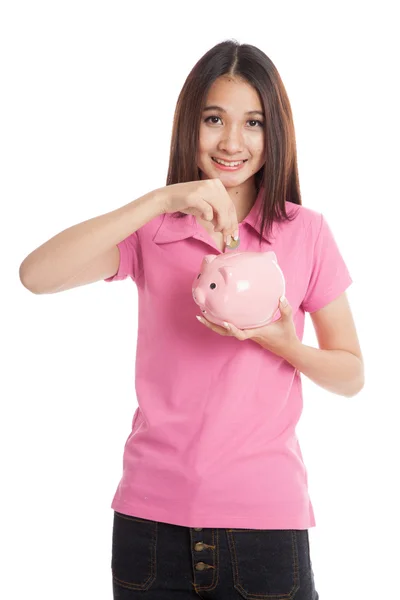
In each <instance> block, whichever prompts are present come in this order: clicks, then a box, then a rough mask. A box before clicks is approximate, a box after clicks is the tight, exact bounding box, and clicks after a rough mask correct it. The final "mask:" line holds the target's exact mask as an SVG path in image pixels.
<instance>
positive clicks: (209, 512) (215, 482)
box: [20, 41, 364, 600]
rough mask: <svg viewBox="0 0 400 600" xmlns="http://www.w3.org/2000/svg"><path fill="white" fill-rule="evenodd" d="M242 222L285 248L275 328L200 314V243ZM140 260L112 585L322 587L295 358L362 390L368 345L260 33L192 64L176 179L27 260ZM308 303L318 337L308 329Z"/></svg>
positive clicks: (219, 248) (47, 280)
mask: <svg viewBox="0 0 400 600" xmlns="http://www.w3.org/2000/svg"><path fill="white" fill-rule="evenodd" d="M232 238H233V239H234V240H236V241H239V243H240V245H239V249H240V250H241V251H260V252H263V251H268V250H273V251H274V252H275V254H276V255H277V258H278V263H279V265H280V267H281V269H282V271H283V273H284V276H285V280H286V297H287V299H282V301H281V303H280V306H279V309H280V318H279V320H277V321H275V322H273V323H271V324H269V325H267V326H265V327H260V328H257V329H253V330H246V331H240V330H238V329H236V328H235V327H234V326H233V325H232V324H227V327H219V326H216V325H214V324H211V323H209V322H208V321H206V320H205V319H204V318H200V320H201V323H199V321H198V320H197V319H196V317H199V316H200V315H198V312H199V311H198V308H197V306H196V304H195V303H194V301H193V298H192V290H191V288H192V282H193V280H194V278H195V276H196V274H197V273H198V271H199V267H200V265H201V262H202V258H203V256H204V255H205V254H211V253H214V254H220V253H222V252H225V251H227V252H229V251H230V250H229V248H228V249H227V245H228V246H230V245H232ZM234 244H235V242H234V243H233V245H234ZM128 276H129V277H130V278H131V279H132V280H133V281H134V282H135V283H136V285H137V287H138V298H139V314H138V319H139V321H138V344H137V355H136V392H137V400H138V405H139V406H138V408H137V410H136V412H135V415H134V419H133V423H132V432H131V433H130V435H129V437H128V440H127V442H126V445H125V450H124V461H123V467H124V468H123V475H122V479H121V482H120V484H119V486H118V489H117V491H116V494H115V496H114V499H113V502H112V508H113V509H114V526H113V536H112V565H111V566H112V576H113V578H112V581H113V590H114V598H120V599H124V600H128V599H133V598H148V599H149V600H155V599H159V600H167V599H168V600H169V599H171V598H176V599H178V598H182V600H183V599H184V598H198V597H199V596H200V597H201V598H215V599H221V600H228V599H229V600H232V599H233V598H257V599H258V600H261V599H264V598H265V599H267V598H268V599H272V598H274V599H275V600H277V599H278V598H288V599H289V598H290V599H293V600H316V599H317V598H318V594H317V592H316V590H315V586H314V576H313V571H312V566H311V560H310V548H309V538H308V528H310V527H314V526H315V519H314V512H313V508H312V504H311V501H310V498H309V495H308V489H307V471H306V468H305V466H304V463H303V459H302V454H301V450H300V446H299V443H298V440H297V437H296V433H295V427H296V424H297V422H298V420H299V418H300V415H301V412H302V387H301V377H300V374H301V373H303V374H305V375H306V376H307V377H309V378H310V379H312V380H313V381H314V382H315V383H317V384H318V385H320V386H321V387H323V388H325V389H327V390H329V391H331V392H333V393H337V394H340V395H344V396H354V395H355V394H357V393H358V392H359V391H360V390H361V389H362V387H363V384H364V375H363V359H362V355H361V351H360V346H359V342H358V338H357V333H356V329H355V326H354V322H353V318H352V314H351V311H350V307H349V304H348V300H347V298H346V293H345V290H346V289H347V287H348V286H349V285H350V283H351V281H352V280H351V277H350V275H349V272H348V270H347V268H346V265H345V262H344V260H343V258H342V256H341V254H340V252H339V249H338V247H337V245H336V243H335V240H334V237H333V234H332V232H331V230H330V228H329V226H328V224H327V222H326V220H325V219H324V217H323V216H322V214H320V213H319V212H316V211H314V210H311V209H308V208H305V207H303V206H302V204H301V197H300V190H299V178H298V171H297V158H296V143H295V132H294V125H293V120H292V113H291V108H290V104H289V100H288V97H287V94H286V91H285V88H284V86H283V83H282V81H281V78H280V76H279V74H278V71H277V69H276V68H275V66H274V64H273V63H272V62H271V60H270V59H269V58H268V57H267V56H266V55H265V54H264V53H263V52H262V51H261V50H259V49H258V48H256V47H254V46H251V45H239V44H238V43H236V42H234V41H226V42H223V43H220V44H218V45H216V46H215V47H214V48H212V49H211V50H209V51H208V52H207V53H206V54H205V55H204V56H203V57H202V58H201V59H200V60H199V62H198V63H197V64H196V65H195V66H194V68H193V69H192V71H191V73H190V74H189V76H188V78H187V80H186V82H185V84H184V86H183V89H182V91H181V93H180V95H179V98H178V102H177V107H176V112H175V117H174V124H173V133H172V142H171V153H170V162H169V170H168V177H167V185H166V186H165V187H162V188H159V189H155V190H152V191H149V192H148V193H147V194H145V195H144V196H142V197H140V198H138V199H136V200H134V201H133V202H131V203H129V204H127V205H126V206H123V207H121V208H118V209H116V210H114V211H112V212H110V213H107V214H104V215H100V216H98V217H95V218H93V219H90V220H88V221H85V222H83V223H79V224H77V225H75V226H73V227H70V228H69V229H66V230H64V231H62V232H61V233H59V234H58V235H56V236H55V237H54V238H52V239H50V240H48V241H47V242H46V243H44V244H43V245H42V246H40V247H39V248H37V249H36V250H34V251H33V252H32V253H31V254H29V256H27V257H26V258H25V260H24V261H23V263H22V264H21V267H20V278H21V281H22V283H23V284H24V285H25V287H27V288H28V289H29V290H31V291H32V292H33V293H35V294H50V293H54V292H60V291H63V290H67V289H70V288H72V287H75V286H80V285H84V284H88V283H91V282H94V281H98V280H101V279H105V281H115V280H121V279H125V278H126V277H128ZM306 312H309V313H310V314H311V319H312V322H313V325H314V327H315V331H316V335H317V338H318V345H319V348H312V347H310V346H306V345H304V344H302V341H301V340H302V336H303V328H304V318H305V313H306Z"/></svg>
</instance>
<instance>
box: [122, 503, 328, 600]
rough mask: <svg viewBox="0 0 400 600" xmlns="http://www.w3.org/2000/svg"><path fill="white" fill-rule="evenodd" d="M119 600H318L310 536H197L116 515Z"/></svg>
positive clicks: (200, 532)
mask: <svg viewBox="0 0 400 600" xmlns="http://www.w3.org/2000/svg"><path fill="white" fill-rule="evenodd" d="M111 569H112V586H113V594H114V600H116V599H118V600H134V599H137V598H146V599H147V600H189V599H192V600H195V599H196V598H197V600H198V599H199V598H203V599H210V600H236V599H237V600H242V599H243V598H246V599H248V600H318V599H319V596H318V593H317V592H316V590H315V587H314V574H313V570H312V567H311V559H310V546H309V538H308V530H307V529H213V528H208V527H203V528H192V527H182V526H180V525H171V524H169V523H162V522H158V521H150V520H147V519H142V518H139V517H131V516H129V515H124V514H121V513H119V512H117V511H114V524H113V532H112V559H111Z"/></svg>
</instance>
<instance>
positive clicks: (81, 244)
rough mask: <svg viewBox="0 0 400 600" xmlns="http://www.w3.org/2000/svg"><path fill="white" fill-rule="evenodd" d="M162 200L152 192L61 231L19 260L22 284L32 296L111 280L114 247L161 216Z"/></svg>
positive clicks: (115, 266) (114, 266) (115, 263)
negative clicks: (20, 261) (109, 278)
mask: <svg viewBox="0 0 400 600" xmlns="http://www.w3.org/2000/svg"><path fill="white" fill-rule="evenodd" d="M162 189H163V188H161V190H162ZM163 201H164V200H163V196H162V194H161V191H160V190H154V191H151V192H149V193H148V194H145V195H144V196H141V197H140V198H137V199H136V200H134V201H133V202H130V203H129V204H126V205H125V206H122V207H120V208H117V209H116V210H113V211H111V212H108V213H106V214H104V215H100V216H98V217H94V218H93V219H89V220H87V221H83V222H82V223H78V224H77V225H73V226H72V227H69V228H68V229H65V230H64V231H61V233H58V234H57V235H55V236H54V237H52V238H51V239H50V240H48V241H47V242H45V243H44V244H42V245H41V246H39V247H38V248H36V250H34V251H33V252H31V253H30V254H29V255H28V256H27V257H26V258H25V259H24V260H23V261H22V263H21V265H20V268H19V276H20V280H21V283H22V284H23V285H24V286H25V287H26V288H27V289H28V290H30V291H31V292H33V293H34V294H52V293H54V292H57V291H63V290H65V289H69V288H70V287H75V286H77V285H84V284H85V283H93V282H94V281H98V280H100V279H104V278H106V277H107V276H110V277H111V276H112V275H114V273H115V272H116V270H117V269H118V264H119V252H118V248H117V247H116V245H117V244H118V243H119V242H121V241H122V240H123V239H125V238H126V237H127V236H129V235H130V234H131V233H133V232H134V231H137V230H138V229H139V228H140V227H142V226H143V225H144V224H145V223H147V222H148V221H150V220H151V219H153V218H154V217H155V216H157V215H158V214H161V213H162V202H163ZM110 271H114V272H113V273H112V272H110Z"/></svg>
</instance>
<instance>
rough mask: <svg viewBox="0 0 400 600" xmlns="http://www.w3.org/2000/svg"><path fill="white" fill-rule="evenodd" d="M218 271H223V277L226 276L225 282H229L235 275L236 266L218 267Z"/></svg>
mask: <svg viewBox="0 0 400 600" xmlns="http://www.w3.org/2000/svg"><path fill="white" fill-rule="evenodd" d="M218 271H219V272H220V273H221V275H222V277H223V278H224V281H225V283H228V282H229V280H230V279H232V277H233V275H234V271H235V268H234V267H232V266H230V267H227V266H225V267H220V268H219V269H218Z"/></svg>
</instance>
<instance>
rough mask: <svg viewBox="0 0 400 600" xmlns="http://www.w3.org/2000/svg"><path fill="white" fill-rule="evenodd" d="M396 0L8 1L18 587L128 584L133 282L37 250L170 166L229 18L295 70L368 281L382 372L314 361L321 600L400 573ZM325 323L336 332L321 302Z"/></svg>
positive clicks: (5, 216)
mask: <svg viewBox="0 0 400 600" xmlns="http://www.w3.org/2000/svg"><path fill="white" fill-rule="evenodd" d="M395 4H396V3H395V2H380V3H379V4H378V3H377V2H375V3H371V2H368V3H365V2H363V3H361V2H360V3H359V2H351V1H350V2H349V1H347V2H342V3H338V2H334V3H333V2H332V3H328V2H292V3H289V2H279V3H277V2H276V1H274V2H266V1H265V0H264V1H258V2H257V1H253V2H237V3H235V2H233V3H232V2H229V3H226V2H225V3H216V2H201V3H199V4H194V3H191V2H163V3H162V2H160V3H155V2H149V1H146V2H145V3H142V2H140V3H139V2H133V1H132V2H127V1H124V2H122V1H120V2H118V1H114V2H111V1H109V2H104V1H98V0H97V1H96V2H89V1H84V0H79V1H72V0H69V1H68V2H60V1H58V2H51V1H48V2H44V1H38V0H37V1H36V2H28V1H26V2H18V1H14V2H8V3H5V2H4V3H3V4H2V7H1V15H0V23H1V25H0V44H1V47H0V55H1V83H2V92H1V100H0V101H1V136H0V137H1V142H0V143H1V157H0V158H1V170H2V176H1V182H0V183H1V238H0V243H1V286H2V289H1V303H2V328H1V351H2V363H1V365H2V375H1V384H2V385H1V397H2V402H1V447H0V450H1V475H2V476H1V489H2V491H1V495H0V497H1V512H0V518H1V523H0V531H1V552H2V554H3V556H2V558H1V573H2V574H1V583H0V595H1V597H2V598H7V600H14V599H20V598H28V597H38V598H39V597H40V598H41V600H47V599H48V600H54V599H55V598H57V600H64V599H65V600H71V598H74V600H81V599H82V600H83V599H85V600H86V599H87V598H93V599H96V600H103V599H111V598H112V591H111V569H110V564H111V531H112V518H113V512H112V510H111V506H110V505H111V500H112V497H113V495H114V493H115V490H116V487H117V485H118V482H119V479H120V477H121V474H122V453H123V447H124V444H125V441H126V438H127V437H128V435H129V432H130V427H131V419H132V416H133V413H134V410H135V408H136V406H137V402H136V397H135V391H134V361H135V350H136V333H137V320H136V306H137V305H136V302H137V292H136V287H135V285H134V284H133V283H132V281H131V280H130V279H127V280H125V281H123V282H114V283H112V284H108V283H104V282H97V283H95V284H92V285H89V286H84V287H81V288H76V289H73V290H69V291H66V292H64V293H60V294H54V295H40V296H37V295H34V294H32V293H30V292H29V291H28V290H26V289H25V288H24V287H23V286H22V284H21V283H20V281H19V273H18V270H19V265H20V263H21V262H22V260H23V259H24V258H25V257H26V256H27V254H29V253H30V252H32V251H33V250H34V249H35V248H36V247H38V246H39V245H41V244H42V243H43V242H45V241H46V240H48V239H49V238H50V237H52V236H54V235H56V234H57V233H59V232H60V231H62V230H64V229H66V228H67V227H70V226H71V225H74V224H76V223H79V222H81V221H84V220H86V219H89V218H91V217H94V216H97V215H100V214H104V213H106V212H109V211H111V210H114V209H115V208H118V207H120V206H122V205H124V204H127V203H128V202H131V201H132V200H133V199H135V198H137V197H139V196H141V195H143V194H144V193H147V192H148V191H150V190H151V189H156V188H158V187H161V186H163V185H165V179H166V174H167V165H168V157H169V143H170V135H171V128H172V118H173V112H174V109H175V104H176V100H177V97H178V94H179V92H180V89H181V87H182V85H183V83H184V81H185V78H186V76H187V75H188V73H189V71H190V69H191V68H192V67H193V66H194V64H195V62H197V60H198V59H199V58H200V57H201V56H202V55H203V54H204V53H205V52H206V51H207V50H209V49H210V48H211V47H212V46H213V45H215V44H216V43H218V42H220V41H223V40H224V39H228V38H234V39H237V40H238V41H239V42H240V43H250V44H253V45H256V46H259V47H260V48H261V49H262V50H263V51H264V52H265V53H266V54H267V55H268V56H269V57H270V58H271V60H272V61H273V62H274V64H275V65H276V67H277V69H278V71H279V72H280V74H281V77H282V79H283V83H284V85H285V87H286V90H287V92H288V95H289V99H290V102H291V106H292V111H293V116H294V123H295V130H296V139H297V149H298V166H299V175H300V186H301V193H302V201H303V204H304V205H305V206H307V207H310V208H313V209H315V210H317V211H319V212H322V213H323V214H324V215H325V217H326V219H327V221H328V223H329V225H330V226H331V228H332V230H333V232H334V235H335V238H336V240H337V243H338V245H339V247H340V250H341V252H342V255H343V257H344V258H345V261H346V263H347V265H348V267H349V270H350V273H351V275H352V277H353V280H354V283H353V284H352V286H351V287H350V288H349V290H348V297H349V300H350V303H351V307H352V311H353V314H354V318H355V322H356V326H357V331H358V334H359V339H360V343H361V347H362V350H363V354H364V360H365V368H366V384H365V387H364V389H363V390H362V392H360V393H359V394H358V395H357V396H355V397H353V398H345V397H341V396H338V395H335V394H331V393H329V392H327V391H325V390H324V389H323V388H321V387H318V386H317V385H316V384H314V383H312V382H311V381H310V380H308V379H307V378H306V377H304V376H303V390H304V411H303V415H302V418H301V420H300V423H299V425H298V428H297V432H298V436H299V439H300V444H301V448H302V451H303V456H304V460H305V463H306V467H307V470H308V475H309V487H310V495H311V499H312V502H313V506H314V510H315V515H316V521H317V527H315V528H312V529H310V530H309V533H310V543H311V557H312V564H313V570H314V574H315V581H316V587H317V590H318V592H319V594H320V598H321V600H338V599H339V598H340V600H354V599H355V598H357V599H358V598H360V599H361V598H363V599H364V600H367V599H375V598H395V597H396V593H399V592H398V560H399V550H398V543H397V540H398V539H399V535H400V529H399V519H398V507H399V506H400V499H399V495H398V492H396V491H395V488H397V489H398V483H399V482H398V473H399V469H398V463H399V449H398V430H399V428H398V421H397V415H398V414H399V413H398V403H399V400H400V393H399V388H398V383H397V382H398V368H399V367H398V357H399V349H398V339H399V323H398V315H399V310H398V281H397V280H398V274H399V267H398V259H399V250H398V236H397V231H398V214H399V213H398V205H399V185H398V179H399V168H398V163H399V152H398V144H399V133H400V132H399V117H398V112H399V105H400V98H399V94H398V92H397V91H396V90H397V89H398V58H399V45H398V41H396V39H397V40H398V29H397V26H396V19H395V18H394V9H395ZM303 342H304V343H306V344H309V345H313V346H316V345H317V343H316V338H315V335H314V330H313V328H312V323H311V319H310V317H309V316H307V318H306V330H305V336H304V339H303Z"/></svg>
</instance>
